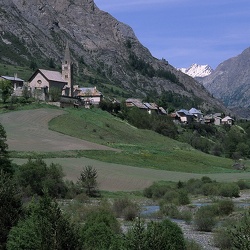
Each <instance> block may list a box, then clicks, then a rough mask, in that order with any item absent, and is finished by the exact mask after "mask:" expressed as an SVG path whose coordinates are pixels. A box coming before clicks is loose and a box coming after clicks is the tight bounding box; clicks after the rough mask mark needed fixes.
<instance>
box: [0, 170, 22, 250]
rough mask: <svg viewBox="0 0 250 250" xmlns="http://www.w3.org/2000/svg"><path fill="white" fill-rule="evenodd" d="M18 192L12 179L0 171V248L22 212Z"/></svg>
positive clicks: (2, 247)
mask: <svg viewBox="0 0 250 250" xmlns="http://www.w3.org/2000/svg"><path fill="white" fill-rule="evenodd" d="M18 193H19V192H18V189H17V186H16V183H15V182H14V180H13V179H12V178H11V177H10V176H9V175H8V174H6V173H4V172H3V171H0V249H5V244H6V241H7V237H8V234H9V231H10V229H11V228H12V227H13V226H14V225H16V223H17V221H18V219H19V217H20V214H21V212H22V203H21V198H20V196H19V194H18Z"/></svg>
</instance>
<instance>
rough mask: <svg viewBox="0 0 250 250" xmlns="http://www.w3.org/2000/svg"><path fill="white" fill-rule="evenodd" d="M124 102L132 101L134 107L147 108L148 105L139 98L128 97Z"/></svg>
mask: <svg viewBox="0 0 250 250" xmlns="http://www.w3.org/2000/svg"><path fill="white" fill-rule="evenodd" d="M126 103H132V104H133V105H134V106H135V107H137V108H140V109H148V107H147V106H145V105H144V104H143V103H142V101H141V100H140V99H134V98H129V99H127V100H126Z"/></svg>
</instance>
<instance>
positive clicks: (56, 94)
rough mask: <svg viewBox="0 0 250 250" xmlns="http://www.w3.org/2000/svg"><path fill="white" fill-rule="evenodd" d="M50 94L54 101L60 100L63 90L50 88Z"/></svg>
mask: <svg viewBox="0 0 250 250" xmlns="http://www.w3.org/2000/svg"><path fill="white" fill-rule="evenodd" d="M49 95H50V100H51V101H52V102H58V101H59V100H60V96H61V95H62V91H61V90H60V89H59V88H55V87H54V88H50V90H49Z"/></svg>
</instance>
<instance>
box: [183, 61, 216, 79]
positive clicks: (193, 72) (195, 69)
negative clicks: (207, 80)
mask: <svg viewBox="0 0 250 250" xmlns="http://www.w3.org/2000/svg"><path fill="white" fill-rule="evenodd" d="M178 70H180V71H181V72H183V73H185V74H187V75H189V76H192V77H205V76H208V75H210V74H211V73H212V72H213V69H212V68H211V67H210V66H209V65H198V64H196V63H194V64H192V65H191V66H190V67H189V68H179V69H178Z"/></svg>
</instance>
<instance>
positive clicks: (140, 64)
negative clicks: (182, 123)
mask: <svg viewBox="0 0 250 250" xmlns="http://www.w3.org/2000/svg"><path fill="white" fill-rule="evenodd" d="M66 41H68V42H69V45H70V49H71V53H72V58H73V61H74V63H75V65H76V74H77V75H78V76H79V77H80V79H81V83H84V81H86V79H87V78H88V77H94V78H98V79H99V80H100V79H101V81H105V82H107V83H110V84H112V85H114V86H118V87H120V88H123V89H126V91H127V92H128V93H131V96H136V97H145V96H146V95H147V94H149V93H151V92H154V93H155V96H157V95H159V94H161V93H162V92H164V91H171V92H174V93H177V94H179V95H182V96H185V97H186V98H188V99H193V100H194V99H196V100H197V99H199V106H198V107H197V108H200V109H202V110H204V111H206V110H220V111H223V112H225V113H228V112H229V110H227V109H226V108H225V106H224V105H223V104H222V103H221V102H220V101H218V100H216V99H214V98H213V97H212V95H211V94H209V92H208V91H207V90H206V89H205V88H204V87H203V86H202V85H201V84H199V83H198V82H197V81H195V80H194V79H193V78H191V77H189V76H187V75H186V74H183V73H182V72H180V71H178V70H176V69H175V68H174V67H173V66H171V65H170V64H168V62H167V61H165V60H158V59H156V58H154V57H153V56H152V55H151V53H150V51H149V50H148V49H147V48H145V47H144V46H143V45H142V44H141V43H140V42H139V40H138V39H137V37H136V36H135V34H134V32H133V30H132V29H131V28H130V27H129V26H128V25H126V24H124V23H121V22H119V21H118V20H116V19H115V18H113V17H112V16H111V15H110V14H108V13H107V12H104V11H101V10H99V8H98V7H97V6H96V4H95V3H94V1H93V0H74V1H72V0H50V1H47V0H29V1H27V0H2V1H1V3H0V52H1V53H0V58H1V59H0V60H1V62H4V63H9V64H17V65H26V66H27V65H29V64H30V62H31V61H35V62H36V63H37V65H38V66H39V67H41V66H43V65H45V62H46V61H48V59H53V60H54V61H55V63H57V64H58V65H60V62H61V59H62V56H63V53H64V48H65V44H66ZM40 65H41V66H40ZM75 84H79V83H78V82H76V83H75ZM184 108H185V107H184Z"/></svg>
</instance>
